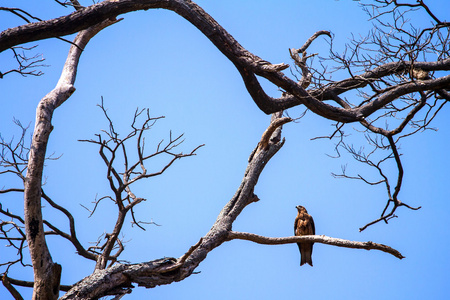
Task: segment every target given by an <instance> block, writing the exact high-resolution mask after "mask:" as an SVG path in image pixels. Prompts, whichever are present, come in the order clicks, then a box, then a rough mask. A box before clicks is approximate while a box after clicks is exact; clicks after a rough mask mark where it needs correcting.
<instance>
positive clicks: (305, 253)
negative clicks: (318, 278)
mask: <svg viewBox="0 0 450 300" xmlns="http://www.w3.org/2000/svg"><path fill="white" fill-rule="evenodd" d="M297 245H298V249H299V250H300V266H303V265H304V264H308V265H310V266H311V267H312V266H313V262H312V245H311V246H310V247H305V246H303V247H302V246H301V243H297ZM305 248H309V249H305Z"/></svg>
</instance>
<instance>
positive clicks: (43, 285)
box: [24, 20, 115, 300]
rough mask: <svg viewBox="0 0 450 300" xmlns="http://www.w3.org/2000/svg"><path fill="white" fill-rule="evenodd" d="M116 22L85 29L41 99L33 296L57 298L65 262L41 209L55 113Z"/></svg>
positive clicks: (35, 143) (33, 176)
mask: <svg viewBox="0 0 450 300" xmlns="http://www.w3.org/2000/svg"><path fill="white" fill-rule="evenodd" d="M113 23H115V21H110V20H107V21H105V22H103V23H101V24H99V25H97V26H94V27H92V28H89V29H86V30H84V31H81V32H80V33H79V34H78V35H77V37H76V38H75V40H74V45H73V46H72V47H71V48H70V51H69V55H68V57H67V60H66V63H65V65H64V69H63V71H62V74H61V77H60V79H59V81H58V83H57V84H56V87H55V88H54V89H53V90H52V91H51V92H50V93H48V94H47V95H46V96H45V97H44V98H42V100H41V101H40V102H39V104H38V107H37V109H36V123H35V127H34V132H33V136H32V141H31V147H30V154H29V160H28V169H27V175H26V180H25V190H24V213H25V227H26V236H27V242H28V248H29V251H30V256H31V262H32V265H33V271H34V290H33V299H35V300H37V299H57V298H58V296H59V284H60V278H61V266H60V265H59V264H57V263H55V262H53V260H52V257H51V255H50V252H49V250H48V247H47V244H46V241H45V235H44V226H43V217H42V210H41V206H42V205H41V196H42V195H41V186H42V173H43V169H44V161H45V157H46V150H47V144H48V140H49V137H50V133H51V131H52V129H53V126H52V122H51V121H52V116H53V112H54V111H55V109H56V108H57V107H59V106H60V105H61V104H62V103H64V102H65V101H66V100H67V99H68V98H69V97H70V96H71V95H72V93H73V92H74V91H75V87H74V86H73V83H74V82H75V77H76V72H77V67H78V62H79V58H80V55H81V53H82V51H83V49H84V48H85V46H86V44H87V43H88V41H89V40H90V39H91V38H92V37H93V36H94V35H95V34H97V33H98V32H99V31H100V30H102V29H103V28H105V27H106V26H109V25H111V24H113Z"/></svg>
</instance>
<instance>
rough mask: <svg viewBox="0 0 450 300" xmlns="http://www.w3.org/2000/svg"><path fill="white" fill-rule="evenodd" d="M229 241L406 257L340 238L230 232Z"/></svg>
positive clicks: (368, 244)
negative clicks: (322, 246)
mask: <svg viewBox="0 0 450 300" xmlns="http://www.w3.org/2000/svg"><path fill="white" fill-rule="evenodd" d="M228 239H229V240H235V239H239V240H247V241H252V242H255V243H258V244H264V245H283V244H291V243H298V242H306V241H308V242H314V243H321V244H327V245H332V246H338V247H345V248H352V249H365V250H380V251H383V252H386V253H389V254H392V255H394V256H395V257H397V258H399V259H402V258H404V256H403V255H402V254H401V253H400V252H399V251H397V250H395V249H393V248H391V247H389V246H386V245H383V244H377V243H373V242H355V241H349V240H344V239H338V238H332V237H328V236H324V235H304V236H290V237H279V238H273V237H265V236H261V235H257V234H253V233H248V232H236V231H230V232H229V233H228Z"/></svg>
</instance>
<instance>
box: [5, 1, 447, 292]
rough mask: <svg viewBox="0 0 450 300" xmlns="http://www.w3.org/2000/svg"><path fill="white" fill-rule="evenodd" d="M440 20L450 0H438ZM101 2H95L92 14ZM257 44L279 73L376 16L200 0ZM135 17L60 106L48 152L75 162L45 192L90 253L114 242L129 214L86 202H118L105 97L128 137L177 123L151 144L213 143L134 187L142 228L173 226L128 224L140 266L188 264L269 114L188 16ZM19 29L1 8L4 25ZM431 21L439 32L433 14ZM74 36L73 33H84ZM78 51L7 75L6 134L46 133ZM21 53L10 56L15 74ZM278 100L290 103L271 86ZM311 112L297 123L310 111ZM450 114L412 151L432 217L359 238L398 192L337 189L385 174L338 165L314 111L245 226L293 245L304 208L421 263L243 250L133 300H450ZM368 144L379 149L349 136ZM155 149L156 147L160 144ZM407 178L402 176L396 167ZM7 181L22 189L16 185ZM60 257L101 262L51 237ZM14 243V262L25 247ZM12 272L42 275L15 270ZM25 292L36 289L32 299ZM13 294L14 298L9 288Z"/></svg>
mask: <svg viewBox="0 0 450 300" xmlns="http://www.w3.org/2000/svg"><path fill="white" fill-rule="evenodd" d="M429 2H432V4H430V6H431V8H435V7H436V8H437V10H436V12H437V14H438V16H439V17H440V18H441V19H446V18H448V12H449V11H450V3H449V2H448V1H445V0H440V1H429ZM89 3H91V2H90V1H86V4H89ZM197 3H199V4H200V5H201V6H202V7H203V8H204V9H205V10H206V11H207V12H208V13H209V14H211V15H212V16H213V17H214V18H215V19H216V20H217V21H218V22H219V23H220V24H221V25H222V26H223V27H224V28H225V29H226V30H228V31H229V32H230V33H231V34H232V35H233V36H234V37H235V38H236V39H237V40H238V41H239V42H240V43H241V44H242V45H243V46H244V47H245V48H246V49H248V50H249V51H251V52H253V53H255V54H256V55H258V56H260V57H262V58H263V59H265V60H268V61H270V62H272V63H281V62H284V63H289V64H291V61H290V58H289V52H288V49H289V48H293V47H299V46H301V45H302V44H303V43H304V41H305V40H306V39H307V38H308V37H309V36H310V35H311V34H313V33H314V32H316V31H318V30H330V31H332V32H333V33H334V34H335V41H334V42H335V47H336V48H337V49H342V48H343V45H344V43H345V42H347V41H348V38H349V37H350V36H351V33H353V34H355V35H358V34H366V33H367V32H368V30H369V29H370V28H371V25H370V22H368V21H367V15H366V14H365V13H364V12H363V11H362V10H361V9H360V8H359V7H358V4H357V2H355V1H333V0H327V1H325V0H321V1H255V0H251V1H237V0H232V1H205V0H203V1H197ZM0 5H1V6H7V5H14V6H15V7H20V8H23V9H28V8H30V9H31V12H33V13H34V14H35V15H36V16H39V17H40V18H42V19H46V18H50V17H57V16H60V15H63V14H65V13H67V12H68V9H67V10H65V9H61V8H59V7H58V5H56V4H55V3H53V2H52V1H46V2H45V3H39V4H37V3H36V4H35V3H30V2H29V1H24V0H22V1H15V2H14V4H11V3H10V2H6V1H1V4H0ZM123 17H124V18H125V19H124V20H123V21H121V22H120V23H118V24H116V25H114V26H112V27H110V28H107V29H106V30H104V31H102V32H101V33H100V34H99V35H98V36H96V37H95V38H94V39H93V40H92V41H91V42H90V43H89V45H88V47H87V48H86V51H85V52H84V53H83V55H82V57H81V62H80V66H79V71H78V76H77V80H76V82H75V87H76V88H77V90H76V92H75V93H74V95H73V96H72V97H71V98H70V99H69V100H68V101H67V102H66V103H65V104H64V105H63V106H61V107H60V108H58V109H57V110H56V112H55V116H54V120H53V124H54V126H55V129H54V131H53V132H52V134H51V138H50V144H49V147H48V153H53V152H54V153H55V155H56V156H59V155H62V156H61V158H60V159H59V160H58V161H49V162H48V163H47V168H46V169H45V175H46V185H45V190H46V192H47V193H48V194H49V195H50V196H51V197H52V198H53V199H54V200H55V201H56V202H57V203H60V204H61V205H63V206H65V207H66V208H68V209H70V210H71V211H72V213H73V214H74V215H75V216H76V217H77V233H78V236H79V237H80V239H81V240H82V242H83V244H84V245H85V246H88V245H89V242H94V241H96V239H97V237H98V236H100V235H101V234H102V233H104V232H111V230H112V226H113V222H114V220H115V216H116V212H115V208H114V206H113V205H112V204H110V203H107V202H104V203H102V205H101V206H100V207H99V210H98V212H97V213H96V214H95V215H94V216H93V217H91V218H88V215H89V213H88V212H87V211H86V210H85V209H84V208H82V207H81V206H80V204H82V205H84V206H87V207H92V203H91V202H92V201H93V200H94V199H95V197H96V195H97V194H98V196H99V197H100V196H103V195H105V194H106V193H108V192H109V191H108V184H107V181H106V178H105V176H104V174H105V172H106V170H105V167H104V166H103V164H102V162H101V161H100V158H99V156H98V154H97V149H96V148H95V147H94V146H93V145H90V144H86V143H80V142H78V141H77V140H78V139H88V138H92V137H94V134H95V133H97V132H99V131H100V130H101V129H107V123H106V122H105V120H104V118H103V116H102V113H101V111H100V109H99V108H98V107H96V104H97V103H99V102H100V99H101V96H103V97H104V100H105V104H106V106H107V107H108V108H109V113H110V114H111V117H112V118H113V119H114V120H115V121H116V124H117V128H118V129H119V130H120V131H121V132H123V133H124V134H125V133H127V130H128V127H127V126H128V124H129V122H130V120H131V119H132V116H133V112H134V110H135V109H136V107H140V108H150V112H151V115H152V116H161V115H164V116H166V118H165V119H163V120H161V121H159V122H158V123H157V124H156V126H155V129H154V130H152V131H151V133H150V135H149V136H148V137H147V139H148V141H149V145H150V144H151V142H150V140H152V141H159V140H160V139H161V138H168V134H169V130H172V132H173V133H174V134H181V133H184V134H185V138H186V141H185V143H183V144H182V145H181V146H180V149H183V151H184V152H188V151H190V150H191V149H193V148H194V147H195V146H197V145H199V144H203V143H204V144H206V146H205V147H203V148H201V149H200V150H199V151H198V152H197V156H195V157H191V158H186V159H183V160H181V161H178V162H177V163H175V164H174V165H173V166H172V167H171V168H170V169H169V170H168V172H167V173H166V174H164V175H163V176H160V177H158V178H155V179H151V180H148V181H146V182H144V183H142V184H140V185H139V186H137V187H136V188H135V193H136V194H138V195H139V196H141V197H144V198H147V199H148V200H147V201H146V202H145V203H144V204H142V205H140V206H139V208H138V212H137V215H138V217H139V218H140V219H141V220H144V221H150V220H153V221H154V222H156V223H157V224H160V225H161V226H159V227H157V226H148V227H147V230H146V231H142V230H140V229H138V228H136V227H134V228H131V226H130V225H129V221H130V220H127V224H126V225H125V227H124V231H123V232H124V240H126V241H128V242H127V243H126V250H125V252H124V253H123V255H122V256H121V258H122V259H123V260H126V261H129V262H133V263H134V262H142V261H150V260H153V259H158V258H161V257H164V256H173V257H179V256H181V255H182V254H183V253H185V252H186V251H187V250H188V249H189V247H190V246H191V245H193V244H195V243H196V242H197V241H198V240H199V238H200V237H201V236H203V235H204V234H205V233H206V232H207V231H208V230H209V229H210V227H211V226H212V224H213V222H214V221H215V219H216V217H217V215H218V213H219V212H220V210H221V208H222V207H223V206H224V205H225V204H226V203H227V201H228V200H229V199H230V198H231V197H232V196H233V194H234V193H235V191H236V189H237V188H238V186H239V184H240V182H241V179H242V176H243V173H244V170H245V168H246V164H247V159H248V156H249V154H250V152H251V151H252V150H253V148H254V147H255V145H256V144H257V142H258V141H259V139H260V137H261V134H262V133H263V131H264V130H265V128H266V126H267V124H268V122H269V119H270V117H269V116H267V115H265V114H263V113H262V112H261V111H259V110H258V108H257V107H256V105H255V104H254V103H253V101H252V99H251V98H250V96H249V95H248V93H247V91H246V90H245V87H244V84H243V82H242V80H241V78H240V76H239V74H238V72H237V70H236V69H235V68H234V66H233V65H232V63H231V62H229V61H228V60H227V59H226V58H225V57H224V56H223V55H222V54H221V53H220V52H219V51H218V50H217V49H216V48H215V47H214V46H213V45H212V44H211V43H210V41H209V40H207V39H206V38H205V37H204V36H203V35H202V34H201V33H200V32H199V31H198V30H197V29H195V28H194V27H193V26H192V25H191V24H189V23H188V22H187V21H185V20H184V19H182V18H181V17H179V16H178V15H176V14H175V13H173V12H169V11H164V10H149V11H146V12H136V13H130V14H127V15H125V16H123ZM20 22H22V21H21V20H20V19H18V18H15V17H12V16H10V15H8V14H6V13H4V12H3V13H1V14H0V27H1V30H4V29H6V28H8V27H11V26H16V25H19V24H21V23H20ZM423 22H424V23H422V24H421V26H427V25H428V24H427V23H426V20H424V21H423ZM71 38H73V37H71ZM68 48H69V45H68V44H67V43H64V42H62V41H59V40H56V39H54V40H47V41H41V42H39V47H38V48H37V49H36V53H42V54H43V55H44V57H45V58H46V62H45V63H46V64H47V65H49V66H48V67H46V68H44V69H43V71H44V73H45V74H44V75H43V76H41V77H26V78H23V77H21V76H19V75H16V74H12V75H8V76H6V77H5V78H4V79H2V80H0V89H1V94H2V96H1V99H2V109H1V110H0V132H1V134H2V136H3V137H4V138H5V139H10V138H12V136H18V135H19V131H18V130H17V128H16V127H15V126H14V124H13V118H16V119H18V120H20V121H21V122H22V123H23V124H28V123H30V128H33V124H34V116H35V109H36V105H37V103H38V102H39V100H40V99H41V98H42V97H43V96H44V95H45V94H46V93H48V92H49V91H50V90H51V89H52V88H53V87H54V86H55V84H56V82H57V80H58V78H59V75H60V72H61V68H62V65H63V63H64V61H65V57H66V55H67V51H68ZM311 51H313V52H319V53H320V54H322V55H323V56H325V55H326V54H327V53H328V44H327V43H326V41H325V39H324V38H319V39H318V40H317V41H316V42H315V43H314V44H313V46H312V47H311ZM10 59H11V53H10V52H5V53H2V54H0V65H2V69H3V65H4V64H6V63H7V60H10ZM267 87H268V92H269V93H270V94H272V95H274V96H276V95H278V93H279V92H278V91H277V90H276V88H274V87H271V86H270V85H267ZM300 112H301V109H298V108H294V109H292V110H291V111H290V112H289V113H290V114H291V115H292V116H297V115H299V113H300ZM448 113H449V108H448V107H446V108H444V109H443V110H442V111H441V113H440V116H438V117H437V118H436V120H435V123H434V126H435V127H437V128H439V131H437V132H433V131H427V132H425V133H420V134H417V135H416V136H413V137H410V138H409V139H406V140H404V141H403V142H402V148H401V151H402V153H403V163H404V169H405V178H404V185H403V187H402V191H401V193H400V196H399V198H400V199H401V200H402V201H404V202H406V203H408V204H410V205H412V206H422V209H421V210H419V211H411V210H408V209H406V208H405V209H399V210H398V211H397V214H398V215H399V218H396V219H393V220H392V221H391V222H390V223H389V224H388V225H386V224H384V223H380V224H377V225H375V226H372V227H370V228H368V229H367V230H366V231H364V232H362V233H360V232H359V231H358V228H360V227H361V226H363V225H365V224H366V223H368V222H369V221H371V220H373V219H376V218H377V217H378V216H379V214H380V213H381V211H382V209H383V207H384V205H385V199H386V194H385V191H384V190H383V187H381V186H379V187H370V186H368V185H365V184H363V183H362V182H358V181H350V180H344V179H335V178H333V177H332V176H331V175H330V174H331V172H335V173H337V172H339V171H340V169H341V165H345V164H347V166H348V167H347V168H348V171H349V172H352V173H353V174H357V173H360V174H371V171H370V170H367V169H366V168H365V167H364V166H362V165H360V164H357V163H356V162H354V161H353V160H352V159H351V158H350V157H349V156H348V155H347V156H343V157H342V158H340V159H332V158H330V157H329V156H327V154H333V149H334V144H333V142H331V141H328V140H319V141H317V140H316V141H312V140H311V138H314V137H316V136H323V135H327V134H330V133H332V130H333V127H332V126H331V124H332V122H330V121H327V120H324V119H322V118H319V117H317V116H315V115H313V114H312V113H308V114H307V115H306V117H305V118H303V119H301V120H300V122H298V123H291V124H288V125H286V126H285V127H284V130H283V136H284V137H286V143H285V146H284V147H283V148H282V149H281V150H280V152H279V153H278V154H277V155H276V156H275V157H274V158H273V159H272V160H271V161H270V162H269V164H268V165H267V167H266V169H265V170H264V172H263V174H262V176H261V178H260V180H259V183H258V185H257V187H256V190H255V193H256V194H257V195H258V196H259V198H260V199H261V201H259V202H257V203H253V204H251V205H249V206H248V207H247V208H246V209H245V210H244V212H243V213H242V214H241V215H240V216H239V218H238V219H237V221H236V222H235V224H234V226H233V229H234V230H236V231H245V232H252V233H256V234H261V235H265V236H271V237H277V236H290V235H292V234H293V221H294V218H295V216H296V209H295V206H296V205H299V204H300V205H303V206H305V207H306V208H307V209H308V211H309V213H310V214H311V215H312V216H313V217H314V220H315V224H316V233H317V234H324V235H327V236H332V237H337V238H344V239H350V240H358V241H373V242H378V243H383V244H386V245H390V246H392V247H394V248H396V249H398V250H399V251H400V252H401V253H402V254H403V255H404V256H405V257H406V258H405V259H403V260H398V259H397V258H395V257H393V256H391V255H388V254H386V253H382V252H377V251H364V250H353V249H344V248H338V247H333V246H328V245H323V244H316V245H315V246H314V253H313V262H314V267H312V268H311V267H309V266H303V267H300V266H299V260H300V258H299V253H298V248H297V246H296V245H295V244H289V245H280V246H263V245H258V244H254V243H251V242H246V241H231V242H227V243H226V244H224V245H222V246H221V247H219V248H217V249H215V250H214V251H212V252H211V253H210V254H209V255H208V257H207V259H206V260H205V261H204V262H202V263H201V265H200V266H199V267H198V269H197V271H200V272H201V273H199V274H196V275H192V276H190V277H189V278H187V279H185V280H184V281H182V282H179V283H174V284H171V285H169V286H162V287H156V288H154V289H150V290H146V289H144V288H136V289H135V290H134V291H133V293H132V294H131V295H129V296H127V299H140V298H143V297H144V298H149V299H155V300H157V299H177V298H179V299H211V297H212V295H214V298H215V299H294V298H299V297H300V296H301V297H302V298H304V299H380V298H383V299H447V298H448V295H449V294H450V291H449V288H448V283H449V280H450V275H449V269H450V259H449V257H448V248H449V246H450V242H449V241H450V233H449V229H450V228H449V223H448V220H449V219H450V201H448V200H449V195H450V193H449V188H448V169H449V168H450V162H449V159H448V156H447V155H448V149H449V142H448V141H450V121H449V118H448V117H446V115H448ZM347 131H348V132H349V133H350V132H352V133H353V135H354V136H355V138H356V141H357V143H358V144H357V145H359V146H365V145H366V141H365V139H363V138H362V136H360V135H358V133H357V132H355V131H352V129H351V126H348V129H347ZM149 148H150V147H149ZM392 174H393V175H395V174H394V173H392ZM1 180H2V181H1V182H2V183H1V186H2V187H3V186H6V187H9V186H19V182H18V181H17V180H15V179H11V178H8V179H6V178H2V179H1ZM0 201H1V203H2V204H3V205H4V207H6V206H7V207H10V209H11V210H14V209H15V210H20V209H22V207H23V204H22V202H23V200H22V197H21V195H18V194H17V195H2V196H1V197H0ZM44 214H45V218H46V219H50V220H53V222H54V223H56V224H59V225H60V226H61V227H62V228H63V229H67V222H66V220H65V218H64V216H63V215H62V214H60V213H58V212H55V211H54V210H51V209H50V208H49V207H48V206H47V207H45V208H44ZM48 243H49V247H50V250H51V253H52V256H53V259H54V260H55V261H56V262H58V263H60V264H62V265H63V274H62V284H72V283H74V282H76V281H78V280H80V279H81V278H83V277H84V276H87V275H88V274H90V273H91V272H92V270H93V267H94V265H93V264H92V263H91V262H86V261H85V260H83V259H81V258H79V257H78V256H77V255H76V254H75V249H74V248H73V247H72V246H71V245H70V244H69V243H66V242H65V241H62V242H61V241H58V240H57V239H56V238H49V239H48ZM10 251H11V250H8V249H6V248H4V247H3V246H2V249H1V250H0V253H2V254H1V255H0V256H2V257H3V253H5V255H6V253H10ZM10 276H11V277H20V279H28V280H32V272H31V269H28V272H26V274H25V273H24V271H23V269H21V268H14V269H13V270H11V273H10ZM24 295H29V294H27V293H24ZM0 298H1V299H12V298H11V296H9V295H7V293H6V290H5V289H4V288H3V287H0Z"/></svg>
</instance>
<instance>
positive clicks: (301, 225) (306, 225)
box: [294, 205, 316, 267]
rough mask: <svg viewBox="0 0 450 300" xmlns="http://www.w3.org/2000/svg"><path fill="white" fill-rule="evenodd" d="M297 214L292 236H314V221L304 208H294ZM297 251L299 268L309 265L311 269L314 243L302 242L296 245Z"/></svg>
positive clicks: (299, 206)
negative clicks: (299, 258) (298, 252)
mask: <svg viewBox="0 0 450 300" xmlns="http://www.w3.org/2000/svg"><path fill="white" fill-rule="evenodd" d="M295 208H297V211H298V214H297V217H296V218H295V223H294V234H295V235H296V236H300V235H314V234H316V229H315V227H314V220H313V218H312V217H311V216H310V215H309V214H308V212H307V211H306V208H304V207H303V206H301V205H298V206H296V207H295ZM297 245H298V249H299V250H300V256H301V260H300V266H302V265H304V264H305V263H307V264H309V265H310V266H311V267H312V265H313V263H312V258H311V256H312V250H313V245H314V243H311V242H302V243H297Z"/></svg>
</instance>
